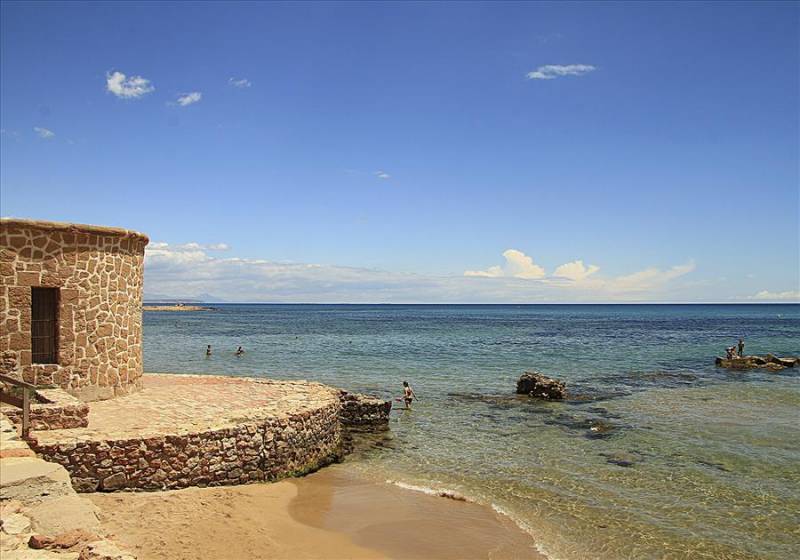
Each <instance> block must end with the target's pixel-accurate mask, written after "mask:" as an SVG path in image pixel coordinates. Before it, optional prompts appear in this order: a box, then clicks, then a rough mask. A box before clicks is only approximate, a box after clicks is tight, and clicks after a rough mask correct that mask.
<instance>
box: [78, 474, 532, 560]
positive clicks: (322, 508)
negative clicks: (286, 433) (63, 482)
mask: <svg viewBox="0 0 800 560" xmlns="http://www.w3.org/2000/svg"><path fill="white" fill-rule="evenodd" d="M87 497H89V499H91V500H92V501H93V502H94V503H95V505H96V506H98V508H99V509H100V517H101V519H102V520H103V522H104V524H105V525H106V526H108V527H109V529H110V530H111V531H112V532H114V533H115V539H116V540H117V541H118V542H120V543H121V544H123V545H124V546H126V547H127V548H128V549H130V550H132V551H134V552H135V553H136V554H137V556H138V558H139V559H140V560H148V559H151V560H160V559H166V558H170V559H171V558H175V559H182V558H186V559H187V560H188V559H190V558H191V559H194V558H198V555H197V552H198V551H199V550H202V551H204V555H203V556H202V557H204V558H229V559H235V558H253V559H257V558H263V559H277V558H292V559H295V558H296V559H308V560H311V559H315V558H318V559H334V558H373V559H385V558H409V559H410V558H418V559H431V560H433V559H439V560H455V559H459V558H475V559H478V558H487V559H488V558H498V557H499V558H531V559H540V560H541V559H544V558H545V557H544V556H542V555H541V554H540V553H538V552H537V551H536V548H535V543H534V541H533V539H532V538H531V536H530V535H528V534H527V533H525V532H524V531H522V529H520V528H519V527H518V526H517V525H516V524H515V523H514V522H513V521H512V520H511V519H510V518H508V517H506V516H503V515H500V514H499V513H497V512H496V511H494V510H493V509H491V508H489V507H487V506H483V505H480V504H477V503H473V502H466V501H460V500H453V499H448V498H443V497H438V496H430V495H427V494H423V493H421V492H416V491H413V490H408V489H403V488H401V487H398V486H395V485H392V484H389V483H385V482H375V481H371V480H369V479H367V478H366V477H363V476H361V475H359V474H357V473H355V472H353V470H352V469H348V468H347V465H346V464H343V465H334V466H330V467H326V468H324V469H321V470H319V471H317V472H315V473H313V474H310V475H307V476H305V477H302V478H294V479H285V480H282V481H280V482H275V483H258V484H249V485H241V486H226V487H214V488H187V489H183V490H171V491H166V492H134V493H128V492H126V493H112V494H99V493H98V494H89V495H87Z"/></svg>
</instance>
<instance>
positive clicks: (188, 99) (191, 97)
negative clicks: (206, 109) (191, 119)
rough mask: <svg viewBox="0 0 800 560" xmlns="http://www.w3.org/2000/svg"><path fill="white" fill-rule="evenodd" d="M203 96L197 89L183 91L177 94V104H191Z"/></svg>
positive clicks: (183, 105)
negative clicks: (189, 91) (187, 91)
mask: <svg viewBox="0 0 800 560" xmlns="http://www.w3.org/2000/svg"><path fill="white" fill-rule="evenodd" d="M202 98H203V94H202V93H200V92H199V91H193V92H191V93H185V94H183V95H180V96H178V100H177V101H178V105H180V106H181V107H186V106H187V105H191V104H193V103H197V102H198V101H200V100H201V99H202Z"/></svg>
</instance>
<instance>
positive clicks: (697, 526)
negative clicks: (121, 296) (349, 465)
mask: <svg viewBox="0 0 800 560" xmlns="http://www.w3.org/2000/svg"><path fill="white" fill-rule="evenodd" d="M213 306H214V307H215V308H216V309H215V310H214V311H203V312H181V313H167V312H161V313H159V312H145V320H144V322H145V335H144V340H145V346H144V354H145V356H144V358H145V370H146V371H152V372H156V371H168V372H191V373H203V372H207V373H223V374H231V375H264V376H269V377H273V378H280V379H313V380H318V381H322V382H325V383H329V384H332V385H338V386H342V387H346V388H349V389H354V390H362V391H366V392H372V393H376V394H379V395H382V396H386V397H397V396H399V394H400V391H401V381H403V380H409V381H410V382H411V384H412V386H413V387H414V389H415V391H416V392H417V393H418V394H419V396H420V397H421V400H420V401H419V402H418V403H417V404H416V405H415V408H414V410H413V411H412V412H410V413H403V412H399V411H398V412H394V413H393V421H392V423H391V432H390V438H391V441H390V442H389V444H388V445H384V446H383V447H381V448H380V449H378V450H375V451H373V452H369V453H366V454H364V456H361V457H358V458H354V459H353V460H352V462H353V465H354V468H359V469H361V470H363V471H364V472H365V473H366V474H368V475H370V476H378V477H381V478H385V479H391V480H393V481H399V482H401V483H410V484H415V485H422V486H429V487H446V488H448V489H455V490H457V491H460V492H462V493H463V494H465V495H467V496H470V497H471V498H473V499H475V500H478V501H482V502H485V503H487V504H493V505H494V506H495V508H496V509H498V510H500V511H503V512H505V513H507V514H509V515H511V516H512V517H513V518H514V519H515V520H517V521H518V522H519V523H520V524H521V525H522V526H524V527H525V528H526V529H527V530H529V531H530V532H531V533H532V534H533V535H534V536H535V538H536V539H537V540H538V542H539V543H540V544H541V547H542V549H543V550H545V551H546V552H547V553H548V554H550V555H551V556H553V557H557V558H564V559H572V558H775V559H777V558H781V559H789V558H796V557H800V544H798V543H800V533H799V532H798V529H797V527H798V526H800V514H798V511H800V467H798V465H800V444H798V441H800V430H798V424H799V423H800V422H799V421H800V413H799V412H798V411H799V410H800V409H798V407H800V387H799V386H798V373H800V372H795V371H793V370H784V371H783V372H778V373H772V372H767V371H765V370H752V371H748V372H731V371H728V370H722V369H718V368H716V367H715V366H714V357H715V356H717V355H721V354H722V353H723V352H724V348H725V347H726V346H730V345H732V344H734V343H735V342H736V341H737V340H738V338H739V337H743V338H744V340H745V344H746V346H745V351H746V353H753V354H756V353H759V354H761V353H766V352H773V353H775V354H779V355H800V306H798V305H232V304H226V305H219V304H213ZM207 344H211V345H212V348H213V350H214V352H213V354H212V356H211V357H210V358H207V357H206V356H205V347H206V345H207ZM239 345H242V346H244V348H245V350H246V354H245V355H244V356H242V357H238V358H237V357H235V356H234V355H233V352H234V350H235V349H236V347H237V346H239ZM530 369H536V370H539V371H541V372H543V373H546V374H548V375H551V376H554V377H558V378H560V379H563V380H565V381H566V382H567V383H568V386H569V388H570V390H571V392H572V394H574V395H576V396H578V397H579V398H578V399H576V400H572V401H570V402H567V403H538V402H530V401H528V400H526V399H520V398H515V397H513V396H512V393H513V389H514V383H515V380H516V378H517V377H518V376H519V375H520V374H521V373H522V372H523V371H525V370H530ZM592 426H595V428H597V427H598V426H601V427H602V430H601V431H599V432H598V431H592V429H591V427H592Z"/></svg>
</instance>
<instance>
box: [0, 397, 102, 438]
mask: <svg viewBox="0 0 800 560" xmlns="http://www.w3.org/2000/svg"><path fill="white" fill-rule="evenodd" d="M2 410H3V413H5V415H6V416H7V417H8V419H9V420H11V421H12V422H14V423H15V424H17V425H22V409H19V408H15V407H10V406H9V407H3V408H2ZM30 418H31V429H33V430H64V429H67V428H85V427H86V426H88V425H89V405H87V404H86V403H84V402H81V401H79V400H78V399H76V398H75V397H73V396H72V395H70V394H69V393H67V392H65V391H63V390H62V389H37V391H36V395H35V397H34V402H32V403H31V417H30Z"/></svg>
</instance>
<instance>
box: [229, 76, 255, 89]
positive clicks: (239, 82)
mask: <svg viewBox="0 0 800 560" xmlns="http://www.w3.org/2000/svg"><path fill="white" fill-rule="evenodd" d="M228 84H230V85H232V86H233V87H235V88H240V89H243V88H249V87H250V86H252V85H253V84H252V83H250V80H248V79H247V78H228Z"/></svg>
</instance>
